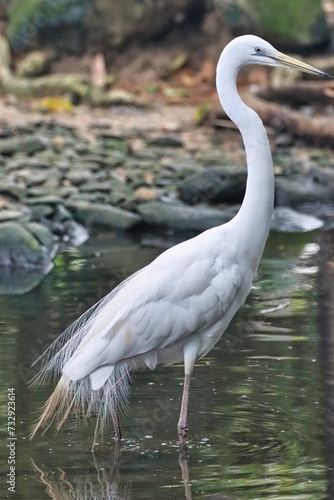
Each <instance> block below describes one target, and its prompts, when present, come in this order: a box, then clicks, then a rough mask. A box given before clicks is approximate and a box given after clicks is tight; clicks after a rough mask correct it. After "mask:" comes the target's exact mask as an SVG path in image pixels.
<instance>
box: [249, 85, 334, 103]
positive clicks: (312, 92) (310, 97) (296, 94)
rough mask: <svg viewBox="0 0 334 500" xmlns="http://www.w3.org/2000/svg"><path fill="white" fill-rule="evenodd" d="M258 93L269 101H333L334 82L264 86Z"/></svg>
mask: <svg viewBox="0 0 334 500" xmlns="http://www.w3.org/2000/svg"><path fill="white" fill-rule="evenodd" d="M256 95H257V96H259V97H263V98H264V99H266V100H268V101H271V100H273V101H283V102H288V103H290V104H292V105H295V106H296V105H301V104H307V103H310V102H312V103H320V104H323V105H326V104H330V103H333V96H334V83H333V82H331V81H330V82H323V81H317V82H315V81H302V82H301V81H299V82H295V83H288V84H285V85H280V86H275V87H268V88H262V89H260V90H258V91H257V92H256Z"/></svg>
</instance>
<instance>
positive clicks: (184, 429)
mask: <svg viewBox="0 0 334 500" xmlns="http://www.w3.org/2000/svg"><path fill="white" fill-rule="evenodd" d="M190 377H191V375H190V374H185V376H184V384H183V394H182V402H181V411H180V418H179V422H178V424H177V432H178V435H179V440H181V439H186V437H187V433H188V421H187V415H188V403H189V388H190Z"/></svg>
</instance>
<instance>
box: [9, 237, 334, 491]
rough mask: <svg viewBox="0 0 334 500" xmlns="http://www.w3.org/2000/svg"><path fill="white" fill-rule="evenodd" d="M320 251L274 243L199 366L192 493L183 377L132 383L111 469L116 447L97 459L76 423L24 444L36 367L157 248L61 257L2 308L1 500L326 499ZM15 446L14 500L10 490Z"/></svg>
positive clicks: (123, 246)
mask: <svg viewBox="0 0 334 500" xmlns="http://www.w3.org/2000/svg"><path fill="white" fill-rule="evenodd" d="M315 241H316V235H315V234H308V235H303V236H301V235H296V236H292V235H289V236H288V235H285V236H283V235H271V237H270V240H269V242H268V245H267V248H266V253H265V256H264V259H263V261H262V263H261V267H260V270H259V273H258V276H257V279H256V282H255V284H254V288H253V290H252V293H251V295H250V297H249V299H248V301H247V304H246V305H245V307H244V308H243V309H242V311H241V312H240V313H239V314H238V316H237V317H236V318H235V320H234V322H233V324H232V325H231V327H230V329H229V331H228V332H226V335H225V337H224V338H223V339H221V341H220V342H219V343H218V345H217V346H216V347H215V349H214V350H213V351H212V352H211V353H210V354H209V355H208V356H207V357H206V358H205V359H203V360H201V361H200V362H199V363H198V364H197V366H196V368H195V371H194V377H193V381H192V387H191V396H190V408H189V411H190V415H189V428H190V430H189V455H190V458H189V464H188V467H187V466H186V464H185V463H183V464H182V463H181V465H183V475H184V477H185V479H186V481H183V480H182V470H181V466H180V463H179V457H178V448H177V443H176V424H177V420H178V412H179V407H180V397H181V391H182V380H183V379H182V377H183V370H182V366H173V367H169V368H163V367H158V368H157V369H156V370H155V371H152V372H151V371H149V370H147V371H145V372H142V373H138V374H136V375H135V377H134V381H133V384H132V393H131V400H130V406H129V410H128V412H127V413H125V414H124V415H122V417H121V424H122V431H123V436H124V442H123V447H122V451H121V454H120V457H119V464H118V465H117V463H116V461H115V460H114V443H113V441H112V439H111V434H110V435H108V436H107V438H106V440H105V442H104V443H103V444H99V445H98V446H97V447H96V449H95V453H94V454H92V453H91V452H90V449H91V444H92V440H93V426H92V425H88V426H85V425H84V424H83V423H82V422H81V423H79V425H77V424H76V423H75V422H74V421H71V420H70V421H69V423H68V424H67V425H66V426H65V428H64V430H62V431H61V432H60V433H59V434H58V435H55V434H54V433H53V432H52V431H51V432H48V433H47V434H45V435H44V436H38V437H37V438H35V439H34V440H33V441H32V442H30V441H29V439H28V433H29V428H30V426H31V424H32V422H33V421H34V419H35V418H36V416H37V414H38V409H39V408H40V407H41V406H42V404H43V402H44V401H45V399H46V398H47V396H48V395H49V394H50V392H51V387H50V386H49V387H45V388H42V389H38V390H32V389H29V388H28V384H27V382H28V380H29V379H30V378H31V376H32V375H33V374H34V370H33V369H31V368H30V364H31V363H32V361H33V360H34V359H36V357H37V356H38V355H39V354H41V352H42V351H43V350H44V348H45V347H47V346H48V345H49V344H50V342H51V341H52V340H53V339H54V338H56V337H57V335H58V334H59V333H60V332H61V331H62V330H63V329H64V328H65V327H66V326H67V325H68V324H69V323H70V322H71V321H72V320H74V319H75V318H76V317H77V316H78V315H79V314H80V313H82V312H83V311H84V310H86V309H87V308H88V307H89V306H90V305H92V304H93V303H94V302H95V301H96V300H98V299H99V298H100V297H102V296H103V295H104V294H105V293H106V292H108V291H109V290H110V289H111V288H112V287H114V286H115V285H116V284H117V283H119V282H120V281H121V280H122V279H124V278H125V277H126V276H128V275H129V274H131V273H132V272H134V271H135V270H136V269H138V268H140V267H142V266H143V265H145V264H146V263H148V262H150V261H151V260H152V259H153V258H154V257H155V256H156V255H158V253H159V250H158V249H156V248H151V247H141V246H140V245H138V244H136V243H133V242H131V241H126V240H115V239H108V238H103V237H101V238H100V239H99V240H98V241H94V242H89V243H88V244H86V245H85V246H84V247H82V248H80V249H77V250H70V251H67V252H65V253H63V254H62V255H61V256H59V257H58V258H57V262H56V266H55V268H54V269H53V271H52V272H51V273H50V275H49V276H48V277H47V278H46V279H44V281H43V282H42V283H41V284H40V285H39V286H38V287H37V288H35V290H33V291H32V292H30V293H28V294H26V295H23V296H0V375H1V376H0V410H1V429H0V430H1V443H0V444H1V447H0V459H1V463H0V498H19V499H21V498H22V499H47V498H54V499H75V498H77V499H90V500H91V499H157V498H159V496H161V497H163V498H164V499H165V500H167V499H182V498H186V495H187V498H188V500H189V498H194V499H195V498H203V499H206V498H207V499H211V498H212V499H214V498H217V499H218V498H219V499H229V500H232V499H240V500H241V499H242V500H249V499H252V500H254V499H272V500H283V499H284V500H288V499H289V500H290V499H296V500H318V499H325V498H331V496H330V491H332V490H333V483H332V481H333V479H332V478H333V475H332V467H331V465H332V464H333V462H334V461H333V457H332V454H333V449H334V446H333V443H332V437H331V436H332V434H333V433H332V430H331V418H330V415H329V405H328V400H329V399H330V387H331V381H330V380H328V376H329V375H328V373H329V371H328V367H326V366H325V361H324V360H325V359H326V356H324V355H323V354H324V353H323V350H324V349H325V347H324V343H323V342H321V331H320V328H319V307H318V295H317V277H318V273H317V267H316V257H315V253H316V250H317V248H316V245H315ZM326 377H327V379H326ZM8 389H14V391H13V392H10V394H12V393H15V399H16V401H15V402H16V430H15V434H16V436H15V437H16V440H15V441H13V440H12V438H11V437H10V436H9V435H8V429H7V409H8V404H7V403H8ZM13 442H14V443H15V446H14V448H15V450H14V451H15V474H16V476H15V488H16V490H15V493H13V492H11V491H8V489H7V488H8V487H9V486H10V485H9V484H6V474H8V472H9V467H10V464H8V457H9V456H10V452H11V449H10V447H8V446H7V445H8V444H10V443H13ZM187 475H189V481H188V480H187ZM215 495H217V496H215Z"/></svg>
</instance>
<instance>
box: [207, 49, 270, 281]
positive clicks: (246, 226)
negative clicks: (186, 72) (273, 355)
mask: <svg viewBox="0 0 334 500" xmlns="http://www.w3.org/2000/svg"><path fill="white" fill-rule="evenodd" d="M238 71H239V67H238V65H237V64H235V63H234V61H233V58H232V56H231V55H230V53H229V52H227V53H225V52H223V53H222V55H221V57H220V59H219V62H218V66H217V91H218V96H219V100H220V103H221V105H222V107H223V108H224V110H225V112H226V114H227V115H228V116H229V117H230V119H231V120H232V121H233V122H234V123H235V124H236V125H237V127H238V128H239V130H240V132H241V135H242V138H243V142H244V145H245V150H246V157H247V168H248V175H247V185H246V193H245V197H244V200H243V203H242V206H241V208H240V210H239V212H238V214H237V215H236V216H235V217H234V219H233V221H232V224H233V225H235V227H237V231H236V233H237V235H238V236H237V238H238V247H239V249H240V250H241V251H244V252H245V257H246V258H247V259H248V260H249V261H250V263H251V265H252V267H253V268H254V272H255V270H256V269H257V266H258V264H259V262H260V259H261V256H262V252H263V249H264V246H265V243H266V240H267V237H268V233H269V228H270V220H271V216H272V211H273V204H274V172H273V163H272V157H271V151H270V146H269V141H268V137H267V134H266V131H265V129H264V126H263V123H262V121H261V119H260V118H259V116H258V115H257V114H256V113H255V111H253V110H252V109H250V108H249V107H248V106H246V104H245V103H244V102H243V101H242V100H241V98H240V96H239V94H238V91H237V87H236V79H237V73H238ZM243 249H244V250H243Z"/></svg>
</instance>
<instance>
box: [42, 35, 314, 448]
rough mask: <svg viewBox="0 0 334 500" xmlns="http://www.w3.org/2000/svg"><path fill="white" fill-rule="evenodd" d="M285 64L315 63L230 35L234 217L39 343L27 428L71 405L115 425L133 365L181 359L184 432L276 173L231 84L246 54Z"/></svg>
mask: <svg viewBox="0 0 334 500" xmlns="http://www.w3.org/2000/svg"><path fill="white" fill-rule="evenodd" d="M251 63H257V64H265V65H272V66H275V65H282V64H283V65H288V66H293V67H296V68H299V69H301V70H302V71H307V72H310V73H315V74H323V73H322V72H320V71H318V70H316V69H314V68H312V67H311V66H308V65H306V64H304V63H302V62H299V61H296V60H294V59H291V58H289V57H287V56H284V55H283V54H281V53H280V52H278V51H277V50H275V49H274V48H273V47H272V46H271V45H270V44H268V43H267V42H265V41H264V40H261V39H260V38H258V37H254V36H251V35H247V36H244V37H239V38H237V39H235V40H233V41H232V42H231V43H230V44H229V45H227V47H226V48H225V49H224V51H223V52H222V55H221V57H220V60H219V63H218V67H217V90H218V95H219V98H220V101H221V104H222V106H223V107H224V109H225V111H226V113H227V114H228V115H229V116H230V118H231V119H232V120H233V121H234V122H235V123H236V124H237V126H238V127H239V129H240V131H241V134H242V136H243V140H244V144H245V149H246V154H247V165H248V178H247V187H246V194H245V199H244V201H243V204H242V207H241V209H240V211H239V212H238V214H237V215H236V217H235V218H234V219H233V220H232V221H230V222H229V223H227V224H224V225H222V226H219V227H215V228H213V229H210V230H208V231H206V232H204V233H202V234H200V235H199V236H197V237H195V238H192V239H190V240H188V241H186V242H184V243H181V244H179V245H177V246H175V247H173V248H171V249H169V250H167V251H165V252H164V253H163V254H161V255H160V256H159V257H157V258H156V259H155V260H154V261H153V262H152V263H151V264H149V265H148V266H146V267H145V268H143V269H141V270H140V271H138V272H137V273H135V274H134V275H132V276H130V277H129V278H128V279H127V280H125V281H124V282H123V283H121V284H120V285H119V286H118V287H117V288H116V289H115V290H113V291H112V292H111V293H110V294H109V295H107V296H106V297H105V298H104V299H102V300H101V301H100V302H99V303H98V304H97V305H96V306H94V307H93V308H91V309H90V310H89V311H87V312H86V313H85V314H84V315H83V316H82V317H81V318H79V320H77V321H76V322H75V323H74V324H73V325H72V326H71V327H69V328H68V329H67V330H66V331H65V332H64V333H63V335H62V336H60V337H59V339H57V340H56V342H55V343H54V344H53V345H52V346H51V347H50V348H49V349H48V350H47V351H46V353H45V354H44V355H43V356H42V357H41V359H40V361H41V362H42V364H43V367H42V370H41V372H40V374H39V375H38V377H37V379H36V380H37V382H41V381H44V380H45V378H46V377H47V376H48V374H49V373H55V375H56V376H57V377H59V376H60V380H59V382H58V385H57V387H56V389H55V391H54V393H53V394H52V395H51V397H50V398H49V400H48V402H47V404H46V407H45V409H44V412H43V414H42V416H41V418H40V419H39V421H38V422H37V424H36V426H35V429H34V431H33V434H34V433H35V432H36V430H37V429H38V428H39V427H40V426H44V427H46V428H47V427H49V425H50V424H51V423H52V421H53V419H56V420H58V427H60V426H61V425H62V423H63V422H64V420H65V419H66V418H67V416H68V414H69V412H70V410H74V412H76V413H80V414H81V413H82V411H83V409H85V410H84V411H86V415H87V416H89V415H90V414H97V422H98V424H101V426H102V429H103V427H104V425H105V422H106V419H107V417H108V416H110V417H111V418H112V420H113V423H114V426H115V430H116V434H117V436H118V437H120V434H119V431H118V419H117V411H118V408H119V407H120V406H122V405H124V404H125V403H126V401H127V397H128V386H129V379H130V373H131V371H133V370H137V369H140V368H144V367H148V368H149V369H154V368H155V367H156V365H157V364H159V363H162V364H165V365H169V364H172V363H176V362H180V361H184V365H185V384H184V392H183V398H182V406H181V414H180V419H179V424H178V434H179V441H180V445H181V447H184V446H185V436H186V432H187V406H188V391H189V382H190V376H191V373H192V369H193V366H194V363H195V361H196V359H198V358H200V357H202V356H205V355H206V354H207V353H208V352H209V351H210V350H211V349H212V347H213V346H214V345H215V344H216V342H217V341H218V339H219V338H220V337H221V335H222V334H223V332H224V331H225V330H226V328H227V327H228V325H229V323H230V321H231V319H232V318H233V316H234V314H235V313H236V311H237V310H238V309H239V308H240V306H242V305H243V303H244V301H245V299H246V297H247V295H248V293H249V291H250V288H251V284H252V279H253V277H254V274H255V273H256V270H257V267H258V264H259V261H260V259H261V255H262V252H263V248H264V245H265V242H266V239H267V236H268V231H269V226H270V219H271V214H272V209H273V198H274V175H273V168H272V159H271V153H270V147H269V143H268V139H267V135H266V132H265V130H264V127H263V125H262V122H261V120H260V118H259V117H258V116H257V114H256V113H255V112H254V111H253V110H251V109H250V108H248V107H247V106H246V105H245V104H244V103H243V102H242V101H241V99H240V97H239V95H238V93H237V87H236V76H237V72H238V70H239V68H240V67H241V66H243V65H245V64H251Z"/></svg>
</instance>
